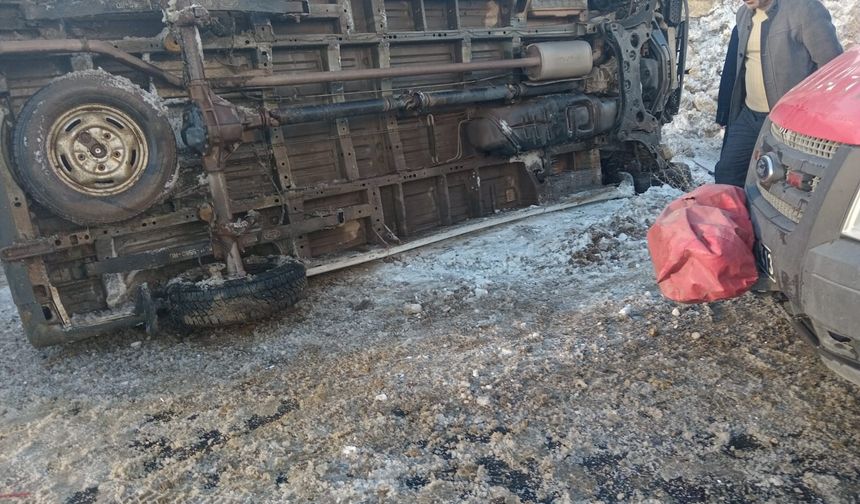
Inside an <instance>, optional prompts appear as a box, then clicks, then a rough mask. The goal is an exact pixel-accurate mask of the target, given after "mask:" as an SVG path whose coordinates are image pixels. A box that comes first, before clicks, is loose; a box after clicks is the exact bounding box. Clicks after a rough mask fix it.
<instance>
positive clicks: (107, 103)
mask: <svg viewBox="0 0 860 504" xmlns="http://www.w3.org/2000/svg"><path fill="white" fill-rule="evenodd" d="M12 150H13V153H14V159H15V164H14V166H15V168H14V171H15V175H16V178H17V180H18V183H19V184H21V186H22V188H23V189H24V191H25V192H27V193H28V194H29V195H30V196H32V197H33V199H34V200H36V201H37V202H38V203H40V204H41V205H42V206H44V207H46V208H48V209H49V210H50V211H51V212H53V213H54V214H56V215H58V216H60V217H62V218H64V219H66V220H69V221H72V222H75V223H77V224H81V225H90V224H108V223H112V222H119V221H123V220H126V219H129V218H131V217H134V216H135V215H138V214H140V213H141V212H143V211H145V210H146V209H148V208H150V207H151V206H152V205H153V204H155V203H157V202H158V201H160V200H161V199H163V198H164V197H165V196H166V195H167V194H168V193H169V191H170V190H171V189H172V187H173V184H174V182H175V180H176V173H177V168H178V165H177V162H176V137H175V136H174V133H173V128H171V126H170V122H169V121H168V118H167V110H166V108H165V107H164V106H163V105H162V104H161V103H159V102H158V98H157V97H156V96H155V95H152V94H150V93H147V92H146V91H144V90H143V89H141V88H140V87H138V86H136V85H135V84H133V83H132V82H131V81H129V80H128V79H125V78H123V77H118V76H116V75H111V74H109V73H107V72H104V71H101V70H88V71H83V72H73V73H70V74H68V75H66V76H64V77H60V78H58V79H56V80H54V81H53V82H51V83H50V84H48V85H47V86H45V87H44V88H42V89H41V90H39V92H37V93H36V94H34V95H33V96H32V97H31V98H30V100H29V101H28V102H27V103H26V104H25V105H24V107H23V109H22V110H21V113H20V114H19V115H18V117H17V121H16V124H15V130H14V134H13V145H12Z"/></svg>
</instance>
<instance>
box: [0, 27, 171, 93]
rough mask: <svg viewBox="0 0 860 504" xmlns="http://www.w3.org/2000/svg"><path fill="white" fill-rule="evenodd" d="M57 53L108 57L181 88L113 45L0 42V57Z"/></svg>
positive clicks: (95, 41) (167, 74)
mask: <svg viewBox="0 0 860 504" xmlns="http://www.w3.org/2000/svg"><path fill="white" fill-rule="evenodd" d="M58 53H92V54H101V55H104V56H108V57H110V58H112V59H115V60H116V61H119V62H121V63H122V64H124V65H127V66H129V67H131V68H134V69H136V70H140V71H141V72H144V73H146V74H148V75H153V76H155V77H158V78H159V79H162V80H163V81H164V82H167V83H169V84H171V85H173V86H177V87H180V86H182V79H181V78H179V77H177V76H176V75H173V74H171V73H168V72H166V71H164V70H162V69H161V68H159V67H157V66H155V65H153V64H151V63H147V62H146V61H143V60H142V59H140V58H137V57H135V56H133V55H131V54H129V53H127V52H125V51H121V50H119V49H117V48H116V47H114V46H113V45H111V44H109V43H107V42H102V41H98V40H70V39H64V40H26V41H0V55H34V54H58Z"/></svg>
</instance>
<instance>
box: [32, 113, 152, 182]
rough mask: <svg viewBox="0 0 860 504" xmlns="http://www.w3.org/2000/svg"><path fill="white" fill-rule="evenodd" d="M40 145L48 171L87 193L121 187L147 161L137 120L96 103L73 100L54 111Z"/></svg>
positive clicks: (137, 176) (132, 179)
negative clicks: (56, 113) (60, 110)
mask: <svg viewBox="0 0 860 504" xmlns="http://www.w3.org/2000/svg"><path fill="white" fill-rule="evenodd" d="M46 145H47V148H48V153H49V157H50V165H51V168H52V170H53V171H54V174H55V175H57V177H58V178H59V179H60V180H61V181H62V182H63V183H65V184H66V185H67V186H69V187H70V188H72V189H74V190H75V191H78V192H80V193H82V194H86V195H89V196H110V195H114V194H119V193H121V192H123V191H126V190H127V189H129V188H130V187H131V186H133V185H134V184H135V182H137V181H138V180H139V179H140V177H141V175H143V172H144V170H145V168H146V165H147V162H148V160H149V148H148V147H147V143H146V137H145V136H144V134H143V130H142V129H141V127H140V125H139V124H137V122H135V121H134V120H133V119H132V118H131V117H129V116H128V114H126V113H125V112H123V111H122V110H119V109H118V108H116V107H113V106H110V105H105V104H101V103H90V104H85V105H79V106H77V107H75V108H73V109H71V110H69V111H68V112H66V113H65V114H63V115H62V116H60V117H59V118H58V119H57V120H56V121H54V124H53V125H52V126H51V129H50V131H49V133H48V138H47V143H46Z"/></svg>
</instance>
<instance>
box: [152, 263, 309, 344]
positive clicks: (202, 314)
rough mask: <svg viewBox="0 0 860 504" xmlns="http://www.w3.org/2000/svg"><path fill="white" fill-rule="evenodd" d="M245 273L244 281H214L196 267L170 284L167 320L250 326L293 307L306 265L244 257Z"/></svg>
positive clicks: (195, 324)
mask: <svg viewBox="0 0 860 504" xmlns="http://www.w3.org/2000/svg"><path fill="white" fill-rule="evenodd" d="M245 269H246V271H247V273H248V275H247V276H245V277H241V278H231V279H225V280H214V279H212V278H209V279H205V278H204V277H205V275H204V272H203V269H202V268H195V269H194V270H191V271H189V272H187V273H185V274H184V275H182V276H181V277H180V278H178V279H176V280H174V281H172V282H171V283H170V284H169V285H168V286H167V289H166V296H167V301H168V304H169V310H170V311H169V313H170V318H171V319H173V321H175V322H177V323H178V324H180V325H182V326H185V327H218V326H225V325H231V324H240V323H245V322H252V321H255V320H259V319H261V318H264V317H267V316H269V315H272V314H274V313H276V312H279V311H280V310H283V309H285V308H288V307H290V306H292V305H294V304H296V302H298V300H299V299H300V297H301V294H302V291H303V290H304V288H305V286H306V285H307V275H306V272H305V266H304V265H303V264H302V263H301V262H299V261H297V260H295V259H292V258H290V257H286V256H271V257H259V258H254V257H252V258H247V259H245Z"/></svg>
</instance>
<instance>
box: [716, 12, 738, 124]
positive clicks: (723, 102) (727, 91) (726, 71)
mask: <svg viewBox="0 0 860 504" xmlns="http://www.w3.org/2000/svg"><path fill="white" fill-rule="evenodd" d="M737 76H738V27H737V26H735V27H734V28H732V36H731V37H729V50H728V51H726V61H725V63H723V73H721V74H720V93H719V94H718V95H717V117H716V121H717V124H719V125H720V126H722V127H723V128H725V127H726V126H728V124H729V107H731V105H732V89H733V88H734V85H735V79H736V78H737Z"/></svg>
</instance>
